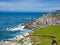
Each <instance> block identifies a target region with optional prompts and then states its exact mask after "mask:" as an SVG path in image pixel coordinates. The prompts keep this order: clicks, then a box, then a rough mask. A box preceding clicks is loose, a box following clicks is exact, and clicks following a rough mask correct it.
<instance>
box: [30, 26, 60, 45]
mask: <svg viewBox="0 0 60 45" xmlns="http://www.w3.org/2000/svg"><path fill="white" fill-rule="evenodd" d="M30 36H33V37H32V42H35V43H36V41H38V42H41V43H40V44H41V45H51V42H52V39H54V40H56V41H57V42H58V45H60V25H56V26H49V27H45V28H39V29H37V30H35V31H34V32H33V33H32V34H31V35H30ZM36 37H37V38H36Z"/></svg>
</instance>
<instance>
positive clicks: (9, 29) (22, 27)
mask: <svg viewBox="0 0 60 45" xmlns="http://www.w3.org/2000/svg"><path fill="white" fill-rule="evenodd" d="M24 27H25V26H24V25H21V24H20V25H18V26H17V27H13V28H11V27H10V28H6V30H7V31H20V30H24Z"/></svg>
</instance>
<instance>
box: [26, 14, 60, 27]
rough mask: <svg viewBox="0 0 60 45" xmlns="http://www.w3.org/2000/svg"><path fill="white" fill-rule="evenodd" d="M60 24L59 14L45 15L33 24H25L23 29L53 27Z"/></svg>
mask: <svg viewBox="0 0 60 45" xmlns="http://www.w3.org/2000/svg"><path fill="white" fill-rule="evenodd" d="M59 24H60V14H55V15H54V14H51V13H49V14H45V15H43V16H42V17H40V18H38V19H36V20H34V21H33V22H30V23H27V24H26V25H25V28H33V27H34V28H42V27H46V26H53V25H59Z"/></svg>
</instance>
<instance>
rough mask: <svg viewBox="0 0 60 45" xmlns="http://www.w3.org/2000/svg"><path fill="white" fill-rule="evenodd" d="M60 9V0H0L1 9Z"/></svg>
mask: <svg viewBox="0 0 60 45" xmlns="http://www.w3.org/2000/svg"><path fill="white" fill-rule="evenodd" d="M55 10H60V0H0V11H13V12H14V11H18V12H42V11H55Z"/></svg>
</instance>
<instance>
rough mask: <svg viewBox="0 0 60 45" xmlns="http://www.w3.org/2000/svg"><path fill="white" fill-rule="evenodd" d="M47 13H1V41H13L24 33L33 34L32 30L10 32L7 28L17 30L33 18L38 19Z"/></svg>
mask: <svg viewBox="0 0 60 45" xmlns="http://www.w3.org/2000/svg"><path fill="white" fill-rule="evenodd" d="M46 13H47V12H0V40H5V39H11V38H14V37H15V36H16V35H22V34H23V33H24V32H31V31H32V30H30V29H25V30H20V31H18V30H16V31H12V30H11V31H9V29H8V30H7V28H17V27H18V26H21V25H20V24H23V23H28V22H30V21H32V19H33V18H35V19H37V18H39V17H41V16H42V15H44V14H46Z"/></svg>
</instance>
